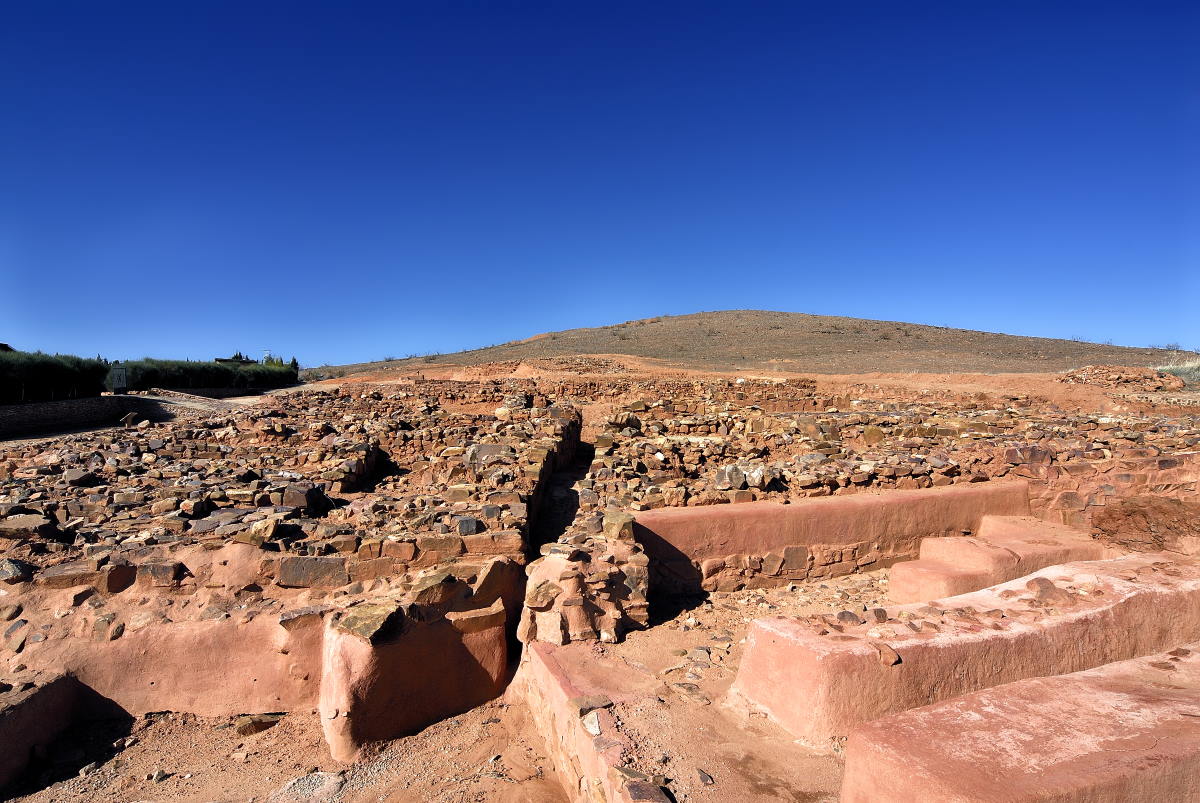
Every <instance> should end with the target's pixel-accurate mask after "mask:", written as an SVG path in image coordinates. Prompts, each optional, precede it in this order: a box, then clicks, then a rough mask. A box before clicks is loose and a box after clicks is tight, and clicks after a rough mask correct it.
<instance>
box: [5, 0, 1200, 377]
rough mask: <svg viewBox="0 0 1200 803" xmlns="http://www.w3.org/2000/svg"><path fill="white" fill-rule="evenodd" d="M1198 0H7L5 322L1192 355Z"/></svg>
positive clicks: (346, 339) (87, 350) (362, 354)
mask: <svg viewBox="0 0 1200 803" xmlns="http://www.w3.org/2000/svg"><path fill="white" fill-rule="evenodd" d="M1198 9H1200V4H1197V3H1195V2H1179V3H1162V2H1141V1H1140V0H1139V1H1138V2H1132V1H1131V2H1126V3H1107V2H1047V1H1046V0H1036V1H1034V2H1022V1H1021V0H1016V1H1013V0H1003V2H1001V1H1000V0H996V1H995V2H986V1H984V0H972V1H970V2H964V1H963V0H955V2H947V3H934V2H920V0H905V1H904V2H897V1H896V0H888V2H874V1H873V0H863V1H861V2H859V1H856V2H798V1H793V2H786V3H761V2H727V3H710V2H700V1H696V0H693V1H691V2H680V3H667V2H653V1H652V0H638V2H630V3H625V2H615V1H614V0H604V1H603V2H583V0H561V2H554V3H535V2H519V3H518V2H512V3H500V2H495V3H479V2H454V1H453V0H428V1H427V2H421V3H407V2H386V3H385V2H379V3H363V2H333V1H332V0H330V2H323V3H313V2H301V1H299V0H286V1H283V2H275V3H267V2H255V1H254V0H237V2H218V1H216V0H203V1H202V0H191V1H190V2H189V1H186V0H178V1H175V0H171V1H170V2H164V1H163V0H154V2H145V3H135V2H123V0H111V2H95V0H86V1H85V2H65V1H63V0H36V1H32V0H31V2H9V3H5V4H3V7H2V8H0V341H4V342H10V343H12V344H13V345H14V346H16V347H18V348H24V349H39V348H40V349H42V350H46V351H63V352H73V353H82V354H96V353H101V354H103V355H105V356H107V357H110V358H118V359H120V358H130V357H140V356H144V355H153V356H163V357H189V358H210V357H212V356H215V355H219V354H227V353H230V352H232V351H234V350H235V349H241V350H243V351H247V352H249V353H252V354H257V353H259V352H261V350H262V349H264V348H270V349H272V350H273V351H275V352H276V353H280V354H282V355H284V356H285V357H287V356H291V355H293V354H295V355H296V356H297V357H298V358H299V359H300V361H301V363H302V364H306V365H316V364H320V363H324V362H332V363H337V362H351V361H360V360H367V359H378V358H381V357H383V356H385V355H392V356H403V355H405V354H408V353H424V352H429V351H450V350H456V349H460V348H469V347H475V346H480V345H486V344H490V343H497V342H503V341H506V340H511V339H516V338H521V337H525V336H528V335H531V334H534V333H536V332H542V331H548V330H554V329H563V328H570V327H576V326H594V325H604V324H609V323H615V322H619V321H623V320H627V319H631V318H642V317H649V316H654V315H661V314H680V313H688V312H695V311H699V310H714V309H728V308H761V309H780V310H790V311H797V312H813V313H823V314H836V315H851V316H858V317H864V318H883V319H889V320H904V321H913V322H918V323H930V324H936V325H943V326H958V327H964V328H972V329H986V330H993V331H1004V332H1011V333H1016V334H1030V335H1043V336H1054V337H1074V336H1078V337H1083V338H1086V339H1091V340H1108V339H1111V340H1113V341H1115V342H1117V343H1122V344H1130V345H1147V344H1151V343H1153V344H1163V343H1168V342H1172V341H1176V342H1180V343H1182V344H1183V345H1184V346H1185V347H1189V346H1190V347H1193V348H1200V10H1198Z"/></svg>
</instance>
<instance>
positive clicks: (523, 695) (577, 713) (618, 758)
mask: <svg viewBox="0 0 1200 803" xmlns="http://www.w3.org/2000/svg"><path fill="white" fill-rule="evenodd" d="M559 649H571V647H566V648H563V647H554V646H551V645H549V644H544V643H541V642H536V641H535V642H532V643H530V644H528V645H526V647H525V652H524V654H523V655H522V657H521V666H520V668H519V669H518V670H517V674H516V677H515V678H513V683H512V686H510V687H509V691H508V694H510V695H512V696H513V697H515V698H516V699H518V700H521V701H523V702H524V703H525V704H526V705H527V707H528V709H529V714H530V716H531V717H532V719H533V722H534V725H535V726H536V727H537V730H538V732H539V733H541V734H542V738H543V739H544V740H545V745H546V752H547V753H548V754H549V756H550V759H551V761H553V762H554V769H555V771H556V772H557V773H558V776H559V777H560V778H561V779H562V780H563V782H564V783H565V784H566V785H567V787H568V788H567V789H565V790H564V791H566V792H567V794H568V795H569V797H570V798H571V801H572V803H626V802H627V801H628V802H629V803H632V801H646V802H647V803H667V801H668V798H667V796H666V795H665V794H663V792H662V790H661V789H660V788H659V787H658V786H655V785H653V784H651V783H648V782H645V781H639V780H637V779H633V778H630V777H628V776H625V775H622V774H621V773H620V772H619V771H618V768H619V767H621V766H622V764H623V761H622V754H623V753H625V752H626V751H629V750H632V748H633V745H631V744H630V743H629V741H628V737H626V736H625V735H624V734H622V733H621V732H620V731H618V730H617V728H616V727H615V723H614V721H613V717H612V712H610V711H609V710H608V709H607V708H606V707H605V705H606V704H607V702H608V701H607V700H606V699H601V700H598V699H597V698H596V697H595V696H592V695H589V693H588V690H586V689H581V688H579V687H578V686H576V685H575V683H574V682H573V681H572V679H571V677H570V676H569V675H568V674H567V672H566V671H565V670H564V669H563V668H562V667H561V666H560V665H559V662H558V660H557V658H556V652H557V651H558V650H559ZM584 717H592V718H593V720H594V721H593V723H592V727H593V730H595V731H597V732H598V733H599V735H596V736H593V735H592V734H591V733H589V732H588V729H587V727H585V724H584Z"/></svg>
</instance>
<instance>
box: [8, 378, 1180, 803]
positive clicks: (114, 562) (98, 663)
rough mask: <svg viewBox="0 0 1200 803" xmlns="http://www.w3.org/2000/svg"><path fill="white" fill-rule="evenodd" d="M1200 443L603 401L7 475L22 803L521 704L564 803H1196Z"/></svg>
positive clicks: (48, 459) (42, 461)
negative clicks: (180, 734)
mask: <svg viewBox="0 0 1200 803" xmlns="http://www.w3.org/2000/svg"><path fill="white" fill-rule="evenodd" d="M596 410H599V411H600V414H599V415H594V412H595V411H596ZM584 411H590V412H586V413H585V412H584ZM581 443H583V444H584V447H581ZM1198 443H1200V429H1197V423H1196V420H1195V417H1194V416H1189V415H1187V414H1185V413H1182V412H1180V411H1178V410H1172V409H1168V410H1159V409H1156V408H1154V407H1153V406H1149V407H1146V406H1143V407H1141V408H1138V409H1136V410H1133V411H1128V410H1127V411H1125V412H1123V413H1120V414H1116V413H1111V414H1099V413H1085V412H1066V411H1063V410H1062V409H1059V408H1057V407H1055V406H1053V405H1049V404H1046V403H1041V402H1039V401H1038V400H1036V399H1029V398H1020V397H1012V398H994V399H979V398H972V399H970V400H965V399H962V398H957V397H954V396H952V395H950V394H939V393H931V394H920V395H914V396H913V397H912V398H908V399H903V400H897V399H896V398H894V396H893V397H888V396H885V395H882V394H881V395H879V396H877V397H872V396H871V395H870V394H869V393H863V394H862V397H861V398H852V397H848V396H821V395H819V394H818V393H817V390H816V386H815V385H814V384H813V383H811V382H806V381H799V380H797V381H792V382H782V383H781V382H765V381H764V382H737V383H734V382H731V381H726V380H695V381H683V380H667V379H659V380H645V381H636V380H632V379H626V378H623V377H611V378H608V379H606V380H604V381H600V380H595V379H588V378H583V377H580V378H577V379H567V380H558V381H554V382H550V381H547V380H504V381H488V380H483V381H472V382H449V381H424V380H415V381H409V382H406V383H399V384H393V385H380V386H350V387H349V388H346V389H333V390H321V389H318V390H305V391H301V392H297V393H293V394H287V395H282V396H278V397H273V398H272V399H271V400H270V401H269V402H267V403H265V404H263V405H256V406H249V407H240V406H236V405H232V404H231V405H229V406H228V409H226V410H222V411H220V412H217V413H213V412H199V411H197V412H193V413H192V414H189V415H184V416H183V417H181V418H180V419H179V420H176V421H172V422H167V423H157V424H154V423H150V422H146V423H143V424H141V425H139V426H138V427H136V428H130V429H120V430H106V431H101V432H96V433H85V434H77V435H69V436H63V437H60V438H55V439H51V440H47V441H42V442H38V443H17V444H13V445H10V446H5V445H3V444H0V547H3V554H4V557H3V559H2V560H0V580H2V581H3V582H2V590H3V594H2V596H0V619H2V620H3V622H2V623H0V624H2V626H3V628H4V640H3V651H4V653H3V657H4V659H5V664H4V667H5V674H4V675H3V679H2V681H0V744H3V745H5V746H6V747H7V748H8V749H6V750H5V751H2V752H3V756H2V757H0V786H2V785H5V784H10V783H14V782H16V781H18V779H20V778H22V777H23V773H24V774H27V773H28V772H30V771H32V770H31V765H33V766H34V767H36V764H37V762H38V756H40V755H43V754H44V752H45V751H46V749H47V747H48V746H50V745H51V744H52V743H53V742H54V740H55V739H56V738H59V737H60V736H61V735H62V734H63V733H64V732H65V731H66V730H68V729H70V728H76V729H77V728H87V727H90V723H92V722H95V721H97V720H98V719H101V718H104V717H111V716H114V715H120V716H128V717H140V716H144V715H146V714H148V713H151V712H159V711H178V712H187V713H192V714H196V715H200V716H205V717H230V718H242V719H247V718H249V721H251V722H252V723H258V724H253V725H252V726H251V730H253V728H255V727H259V726H261V727H270V726H271V724H272V723H273V722H274V721H275V719H276V718H278V717H280V716H309V717H315V718H316V719H317V720H319V722H320V727H321V731H322V733H323V734H324V738H325V742H326V745H327V748H328V751H329V754H330V756H331V757H332V758H333V759H336V760H337V761H340V762H345V763H346V764H348V765H349V764H352V763H353V762H355V761H359V760H363V758H364V756H367V755H369V754H370V752H371V750H373V749H374V748H375V746H377V745H379V744H381V743H386V742H388V741H389V740H393V739H396V738H398V737H402V736H405V735H407V734H412V733H415V732H417V731H420V730H421V729H422V728H425V727H426V726H429V725H430V724H432V723H436V722H439V721H441V720H443V719H445V718H447V717H450V716H453V715H456V714H459V713H461V712H464V711H466V710H468V709H471V708H473V707H475V706H478V705H480V704H483V703H485V702H487V701H489V700H493V699H495V698H497V697H500V696H503V698H504V699H505V700H506V701H508V702H509V703H510V704H512V705H520V706H524V707H526V708H527V709H528V712H529V716H530V721H531V722H532V724H533V726H534V727H535V728H536V730H537V732H538V734H539V735H540V738H541V740H542V743H543V744H544V750H545V753H546V755H547V756H548V758H549V760H550V762H551V763H552V764H553V767H554V770H555V772H556V774H557V778H558V780H559V782H560V783H561V785H562V787H563V793H564V796H565V798H566V799H569V800H578V801H621V800H629V801H635V800H651V801H653V800H663V801H667V800H672V799H674V800H703V799H711V800H741V799H752V798H756V797H759V798H762V799H797V798H789V797H788V795H795V796H799V795H805V794H806V795H809V798H808V799H814V800H815V799H831V800H832V799H837V796H838V795H839V794H840V797H841V799H842V800H847V801H859V800H861V801H892V800H895V801H901V800H905V801H910V800H917V799H919V800H930V801H933V800H938V801H941V800H944V801H951V800H964V799H972V800H1010V799H1011V800H1018V799H1019V800H1080V801H1083V800H1087V801H1092V800H1114V801H1116V800H1147V801H1149V800H1164V799H1176V800H1186V799H1200V785H1198V784H1200V782H1198V781H1197V780H1196V779H1197V778H1200V773H1198V772H1197V769H1198V768H1200V767H1198V766H1197V765H1198V764H1200V670H1197V666H1200V664H1197V661H1196V655H1195V651H1196V649H1198V648H1197V647H1196V646H1195V645H1196V644H1198V643H1200V563H1198V562H1197V561H1198V560H1200V557H1198V555H1200V545H1198V544H1197V543H1196V542H1195V541H1194V540H1193V538H1194V537H1195V535H1196V533H1195V531H1194V530H1193V529H1191V524H1192V523H1194V522H1195V520H1196V517H1195V515H1194V514H1195V512H1196V505H1197V503H1198V502H1200V497H1198V496H1197V481H1198V479H1200V453H1198V452H1197V450H1196V447H1197V444H1198ZM589 458H590V462H589ZM856 578H870V580H869V582H870V583H873V584H874V585H873V586H872V590H871V591H870V592H869V593H868V592H864V596H863V597H862V601H861V603H859V604H846V606H845V607H839V605H838V603H839V599H838V598H837V597H831V598H830V599H828V600H826V599H825V597H823V596H821V595H822V594H826V595H832V594H841V595H842V599H848V598H850V597H848V596H847V595H846V592H845V591H838V590H837V589H839V588H841V586H839V585H838V584H839V583H848V582H849V583H853V582H858V581H857V579H856ZM849 587H850V586H846V588H849ZM875 592H878V593H877V594H876V593H875ZM806 595H808V596H806ZM872 595H874V597H878V598H877V599H874V598H872V599H868V597H872ZM799 597H804V598H805V599H809V597H816V598H820V599H819V600H817V601H815V602H813V601H812V600H810V602H812V605H809V607H807V608H805V607H803V606H799V605H798V604H795V603H796V599H797V598H799ZM855 599H856V601H857V600H858V598H855ZM872 603H877V604H872ZM814 605H815V606H817V607H813V606H814ZM822 605H823V606H824V607H823V608H820V606H822ZM789 606H791V607H789ZM701 636H703V638H701ZM705 639H707V641H705ZM701 642H703V643H701ZM656 662H658V663H656ZM660 664H661V666H660ZM1133 711H1136V712H1137V715H1136V716H1135V715H1134V714H1133V713H1131V712H1133ZM1072 722H1086V723H1087V725H1086V727H1083V726H1079V725H1072V724H1064V723H1072ZM1081 729H1082V730H1085V731H1086V733H1087V738H1086V739H1081V738H1078V732H1079V731H1080V730H1081ZM930 734H933V735H934V736H930ZM1000 742H1002V743H1003V744H1006V745H1017V746H1018V747H1016V748H1012V749H1004V750H1000V749H996V744H997V743H1000ZM730 744H736V745H739V746H738V748H737V749H738V750H740V751H741V752H740V753H739V754H738V755H741V756H742V759H738V758H737V757H736V756H733V754H732V753H730V752H729V751H730V749H731V748H729V745H730ZM651 748H653V749H651ZM651 753H657V754H658V755H657V756H656V755H652V754H651ZM727 754H728V755H727ZM693 755H695V756H698V757H703V758H697V761H701V760H703V761H704V762H705V766H704V767H699V766H689V767H684V766H681V765H680V763H679V761H680V758H681V757H688V756H693ZM672 756H674V758H673V759H672V761H668V762H666V763H664V762H663V759H664V758H670V757H672ZM746 756H754V757H755V759H754V760H755V761H756V762H757V764H755V767H756V768H755V769H754V770H753V771H749V770H746V769H745V767H746V766H748V765H747V764H746V763H745V760H748V759H745V757H746ZM743 759H745V760H743ZM739 762H740V763H739ZM802 770H803V772H802ZM807 772H811V774H812V776H813V777H814V778H817V777H820V778H825V779H826V780H822V781H820V783H817V785H816V786H813V785H812V784H813V783H816V782H814V781H806V780H805V779H804V778H803V777H801V776H802V775H803V774H804V773H807ZM764 778H767V779H769V780H770V782H769V783H768V782H767V781H764V780H763V779H764ZM996 779H1004V780H1003V782H1000V781H997V780H996ZM806 783H807V784H809V785H808V786H805V784H806Z"/></svg>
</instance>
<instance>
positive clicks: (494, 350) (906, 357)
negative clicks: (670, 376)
mask: <svg viewBox="0 0 1200 803" xmlns="http://www.w3.org/2000/svg"><path fill="white" fill-rule="evenodd" d="M1170 353H1171V352H1169V351H1167V350H1164V349H1150V348H1128V347H1124V346H1113V345H1111V344H1101V343H1087V342H1082V341H1078V340H1055V339H1048V338H1038V337H1020V336H1015V335H1004V334H997V333H993V332H976V331H972V330H968V329H950V328H948V327H942V326H923V325H920V324H910V323H899V322H895V321H871V320H863V319H860V318H841V317H834V316H827V315H806V314H803V313H794V312H768V311H761V310H725V311H721V312H700V313H695V314H693V315H678V316H661V317H657V318H647V319H644V320H639V321H628V322H626V323H621V324H616V325H614V326H602V327H596V328H591V329H568V330H565V331H562V332H555V333H552V334H547V335H543V336H540V337H536V338H530V339H527V340H517V341H513V342H511V343H503V344H501V345H498V346H488V347H485V348H480V349H473V350H470V351H461V352H457V353H455V354H441V355H437V356H436V358H435V360H436V362H438V363H441V364H452V365H478V364H480V363H487V362H502V361H507V360H524V359H544V358H549V357H562V356H573V355H580V354H628V355H631V356H635V357H649V358H653V359H659V360H663V361H664V362H666V363H668V364H671V365H678V366H682V367H687V368H702V369H707V370H718V371H738V370H771V369H775V370H781V371H796V372H804V373H864V372H868V371H885V372H905V371H910V372H939V373H1009V372H1013V373H1020V372H1056V371H1064V370H1067V369H1071V368H1079V367H1081V366H1084V365H1097V364H1107V365H1131V366H1153V365H1159V364H1161V363H1163V362H1165V361H1167V360H1168V358H1169V355H1170ZM421 364H422V360H421V358H419V357H417V358H410V359H406V360H398V361H395V362H387V363H378V362H377V363H363V364H358V365H348V366H343V368H342V370H345V371H346V372H348V373H357V372H360V371H376V370H379V369H380V368H386V367H392V366H395V367H398V368H408V369H411V368H419V367H420V366H421Z"/></svg>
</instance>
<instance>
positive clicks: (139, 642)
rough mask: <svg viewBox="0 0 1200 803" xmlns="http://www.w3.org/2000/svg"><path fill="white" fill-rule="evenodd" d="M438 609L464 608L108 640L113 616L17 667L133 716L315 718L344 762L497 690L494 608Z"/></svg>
mask: <svg viewBox="0 0 1200 803" xmlns="http://www.w3.org/2000/svg"><path fill="white" fill-rule="evenodd" d="M458 587H461V586H459V585H446V588H447V589H454V588H458ZM446 604H448V605H453V606H455V607H460V608H467V609H466V610H458V611H455V610H449V611H447V610H445V605H442V606H440V607H439V606H438V605H434V606H432V607H430V606H420V607H418V606H415V605H406V604H403V603H401V602H399V601H396V600H389V599H382V600H379V601H371V602H362V603H359V604H357V605H352V606H350V607H347V608H344V609H340V610H335V609H334V608H333V607H332V606H330V605H319V606H315V607H310V608H300V609H296V610H292V611H285V612H283V613H282V614H270V613H267V612H263V613H260V614H259V615H257V616H253V618H249V617H245V616H244V615H243V616H242V618H241V619H239V618H238V615H237V614H235V615H234V617H233V618H231V617H229V616H227V615H218V616H215V617H213V618H208V619H205V618H201V619H199V620H191V621H181V622H165V621H160V622H153V623H149V624H144V625H141V626H139V625H137V624H134V623H133V622H132V621H131V623H130V626H129V627H128V628H125V627H124V626H122V629H121V631H120V632H119V633H118V632H114V631H112V630H108V629H106V628H108V626H109V623H110V622H111V617H109V618H108V619H107V620H105V619H101V620H98V621H97V622H96V626H95V627H87V628H86V632H77V633H75V634H73V635H70V636H67V637H60V638H56V639H49V640H44V641H40V642H34V643H30V644H28V645H26V646H25V647H24V652H23V653H22V658H23V659H24V660H25V662H26V663H27V664H28V665H30V666H35V667H45V668H52V669H53V670H56V671H65V672H67V673H69V674H70V675H73V676H74V677H76V678H78V681H79V683H80V684H81V686H80V688H83V689H86V690H87V691H89V692H94V693H95V694H96V695H99V696H100V697H102V698H105V699H107V700H109V701H111V702H112V703H113V704H115V706H118V707H119V708H120V709H121V710H122V711H124V712H126V713H129V714H134V715H140V714H144V713H147V712H149V711H181V712H187V713H193V714H199V715H201V716H209V717H221V716H232V715H236V714H255V713H269V712H292V711H299V712H312V711H314V710H315V709H318V708H319V710H320V712H321V719H322V725H323V727H324V730H325V735H326V739H327V741H328V743H329V747H330V753H331V754H332V755H333V757H334V758H335V759H337V760H339V761H352V760H354V759H355V758H357V755H358V752H359V750H360V749H361V748H362V747H364V746H365V745H367V744H369V743H371V742H377V741H383V740H387V739H394V738H397V737H400V736H404V735H408V734H410V733H413V732H415V731H417V730H420V729H421V728H423V727H426V726H427V725H430V724H432V723H434V722H438V721H440V720H442V719H445V718H446V717H449V716H453V715H455V714H460V713H462V712H463V711H466V710H468V709H470V708H473V707H475V706H477V705H480V704H482V703H484V702H486V701H487V700H490V699H492V698H494V697H496V696H497V695H499V694H500V692H501V691H502V690H503V685H504V680H505V675H506V669H507V646H508V638H507V635H506V628H505V619H506V614H505V605H504V601H503V599H499V598H497V599H494V600H493V601H492V602H491V604H490V605H488V607H484V608H473V609H472V608H469V605H470V603H469V602H462V603H459V602H457V601H455V600H452V601H448V602H447V603H446ZM372 616H374V618H372ZM246 619H248V621H246ZM101 623H104V627H103V628H102V627H100V626H99V625H100V624H101ZM73 716H75V712H74V711H73V710H72V708H71V707H70V706H67V707H66V708H64V709H63V710H61V711H59V710H58V709H55V710H54V711H47V712H45V721H44V722H43V723H42V725H40V726H39V727H43V728H58V729H60V730H61V728H62V727H65V726H66V724H67V723H68V722H69V721H70V719H71V718H72V717H73ZM0 737H2V733H0ZM0 744H5V742H3V740H2V738H0Z"/></svg>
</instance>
